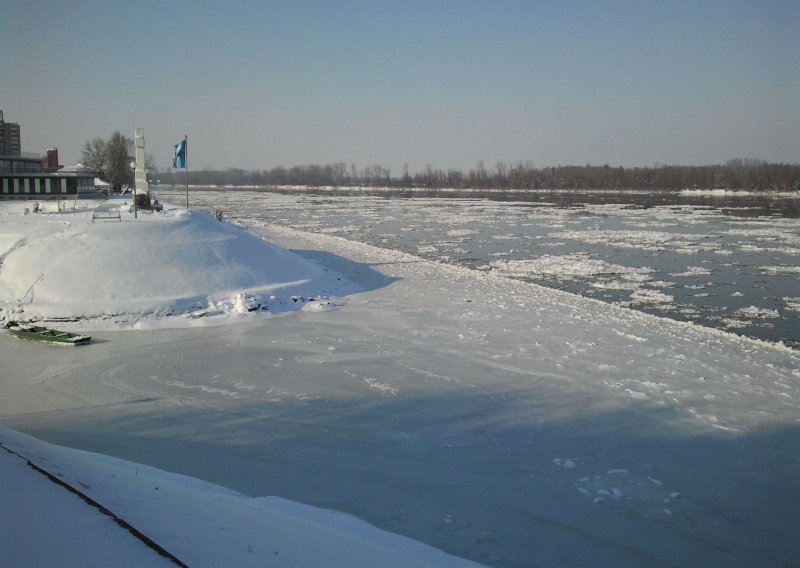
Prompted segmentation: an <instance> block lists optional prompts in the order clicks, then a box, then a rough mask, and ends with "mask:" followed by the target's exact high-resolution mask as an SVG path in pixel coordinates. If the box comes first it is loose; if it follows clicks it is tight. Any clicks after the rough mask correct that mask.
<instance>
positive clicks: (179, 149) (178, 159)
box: [172, 138, 186, 168]
mask: <svg viewBox="0 0 800 568" xmlns="http://www.w3.org/2000/svg"><path fill="white" fill-rule="evenodd" d="M172 167H173V168H185V167H186V138H184V139H183V140H181V141H180V142H179V143H178V144H175V155H174V156H173V157H172Z"/></svg>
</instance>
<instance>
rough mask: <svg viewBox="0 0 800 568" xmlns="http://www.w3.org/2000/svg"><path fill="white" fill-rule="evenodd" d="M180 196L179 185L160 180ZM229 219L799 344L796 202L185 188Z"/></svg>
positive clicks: (793, 198) (164, 190)
mask: <svg viewBox="0 0 800 568" xmlns="http://www.w3.org/2000/svg"><path fill="white" fill-rule="evenodd" d="M154 193H155V195H156V196H157V197H158V198H159V199H161V200H162V201H167V202H170V203H176V204H177V203H184V202H185V199H186V194H185V190H183V189H182V188H178V187H175V188H172V187H157V188H156V189H155V191H154ZM189 197H190V204H191V206H192V207H193V208H198V209H202V210H206V211H209V212H213V211H214V210H216V209H218V210H221V211H222V212H223V216H224V217H225V218H227V219H229V220H234V221H236V222H239V223H242V224H245V225H248V226H256V227H263V226H264V225H269V224H278V225H285V226H290V227H293V228H297V229H302V230H307V231H314V232H322V233H329V234H337V235H339V236H342V237H344V238H347V239H351V240H356V241H360V242H364V243H369V244H372V245H376V246H379V247H384V248H391V249H396V250H401V251H404V252H409V253H412V254H415V255H418V256H420V257H423V258H426V259H430V260H436V261H441V262H447V263H452V264H458V265H462V266H466V267H469V268H472V269H475V270H482V271H493V272H496V273H500V274H503V275H507V276H509V277H512V278H519V279H523V280H527V281H531V282H535V283H537V284H541V285H545V286H551V287H554V288H559V289H563V290H568V291H570V292H574V293H577V294H581V295H583V296H588V297H592V298H597V299H599V300H603V301H606V302H611V303H615V304H620V305H624V306H628V307H630V308H632V309H637V310H641V311H645V312H649V313H653V314H657V315H661V316H665V317H669V318H673V319H676V320H682V321H692V322H695V323H697V324H700V325H705V326H710V327H715V328H719V329H723V330H726V331H730V332H733V333H738V334H743V335H747V336H750V337H754V338H758V339H763V340H767V341H782V342H784V343H785V344H787V345H791V346H793V347H796V348H798V347H800V196H798V195H786V194H781V195H774V194H766V195H731V194H727V195H715V194H713V193H710V192H708V193H702V192H681V193H676V192H663V193H657V194H652V193H648V192H624V193H616V192H547V191H537V192H458V191H438V192H427V191H417V190H405V191H404V190H392V189H363V188H362V189H342V188H339V189H334V188H321V189H320V188H317V189H308V188H269V189H265V188H194V187H192V188H190V196H189Z"/></svg>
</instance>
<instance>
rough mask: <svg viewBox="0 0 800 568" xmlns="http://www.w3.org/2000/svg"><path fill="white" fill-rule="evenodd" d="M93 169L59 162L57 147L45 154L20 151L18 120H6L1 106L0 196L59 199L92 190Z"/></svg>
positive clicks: (1, 197)
mask: <svg viewBox="0 0 800 568" xmlns="http://www.w3.org/2000/svg"><path fill="white" fill-rule="evenodd" d="M94 189H95V188H94V173H92V172H90V171H88V170H86V169H84V168H82V167H81V166H73V167H69V168H62V167H61V166H60V165H58V150H56V149H55V148H51V149H49V150H48V151H47V158H46V159H44V160H43V159H42V157H40V156H38V155H36V154H33V155H30V154H27V153H23V152H22V148H21V142H20V128H19V124H15V123H10V122H5V121H4V120H3V111H2V110H0V199H41V200H45V199H59V198H60V197H62V196H68V195H79V194H81V193H92V192H94Z"/></svg>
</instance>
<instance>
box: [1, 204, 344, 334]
mask: <svg viewBox="0 0 800 568" xmlns="http://www.w3.org/2000/svg"><path fill="white" fill-rule="evenodd" d="M118 207H121V206H118ZM121 208H122V207H121ZM5 213H6V214H5V215H3V216H2V221H3V222H2V225H0V262H1V263H2V264H0V299H2V300H3V301H4V302H5V309H6V311H7V312H8V314H7V318H8V319H11V317H15V318H17V319H20V320H23V321H31V320H59V319H61V320H68V319H87V318H94V319H97V318H104V319H107V320H113V321H114V323H116V324H118V325H122V326H123V327H124V326H126V325H131V326H135V325H140V324H141V323H142V320H143V319H148V320H149V321H151V322H152V321H153V320H154V319H160V318H163V317H165V316H174V315H184V316H188V317H199V316H215V315H216V316H221V315H229V314H233V313H241V312H248V311H255V310H258V311H267V310H270V309H271V310H272V311H283V309H288V307H287V306H291V307H292V309H294V306H293V304H296V303H297V299H298V298H302V299H303V302H301V305H305V303H306V301H307V300H308V299H313V300H315V301H317V304H318V305H329V303H330V300H329V298H330V295H331V294H332V293H337V292H341V291H342V281H341V280H340V279H339V278H338V277H337V276H336V275H334V274H332V273H330V272H328V271H325V270H323V269H322V268H320V267H319V266H317V265H315V264H313V263H311V262H309V261H307V260H305V259H303V258H300V257H299V256H297V255H295V254H293V253H291V252H289V251H286V250H285V249H284V248H283V247H281V246H279V245H276V244H273V243H268V242H265V241H264V240H262V239H261V238H260V237H259V236H256V235H253V234H250V233H248V232H247V231H245V230H243V229H241V228H239V227H237V226H235V225H232V224H229V223H224V222H219V221H217V220H216V219H214V218H212V217H210V216H208V215H206V214H204V213H200V212H196V211H188V210H178V209H173V210H169V211H166V212H164V213H162V214H157V215H154V214H140V215H139V218H138V219H137V220H136V221H135V222H134V220H133V215H131V214H130V213H128V212H127V210H126V211H125V212H124V215H123V217H122V222H115V221H111V222H108V221H106V222H99V221H98V222H96V223H93V222H92V218H91V213H90V212H80V213H61V212H58V213H45V214H41V215H9V214H8V209H6V210H5ZM320 299H323V300H324V301H323V302H322V303H320V302H318V300H320ZM170 319H171V320H172V321H171V322H170V323H169V326H174V325H181V324H180V320H183V322H184V323H185V322H186V321H187V318H186V317H184V318H170ZM218 319H224V318H218ZM175 320H178V322H176V321H175ZM162 324H163V322H162Z"/></svg>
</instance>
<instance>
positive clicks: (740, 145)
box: [0, 0, 800, 176]
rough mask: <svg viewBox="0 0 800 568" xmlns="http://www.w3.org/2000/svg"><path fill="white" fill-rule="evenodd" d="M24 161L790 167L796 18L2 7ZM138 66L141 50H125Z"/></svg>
mask: <svg viewBox="0 0 800 568" xmlns="http://www.w3.org/2000/svg"><path fill="white" fill-rule="evenodd" d="M3 12H4V18H5V19H6V21H7V22H9V24H10V25H9V26H8V29H7V31H6V32H4V34H3V35H2V36H0V53H2V54H3V57H2V58H0V74H2V76H3V78H4V79H3V81H2V84H0V109H2V110H3V111H4V114H5V119H6V121H8V122H16V123H19V124H20V128H21V137H22V145H23V151H29V152H40V153H41V152H44V150H46V149H47V148H49V147H57V148H58V149H59V155H60V158H61V162H62V163H64V164H72V163H75V162H77V161H79V160H80V158H81V148H82V147H83V144H84V143H85V142H86V141H87V140H90V139H92V138H95V137H103V138H107V137H108V136H109V135H110V134H111V133H112V132H113V131H114V130H119V131H120V132H122V133H123V134H125V135H126V136H129V137H132V136H133V130H134V128H136V127H143V128H144V129H145V136H146V141H147V152H148V153H149V154H152V155H153V156H154V158H155V160H156V163H157V165H158V167H159V168H161V169H164V170H165V169H167V167H168V166H169V165H171V164H170V158H171V154H172V146H173V145H174V144H175V143H177V142H178V141H179V140H180V139H182V138H183V135H184V134H187V135H188V137H189V167H190V169H194V170H199V169H204V168H215V169H216V168H219V169H222V168H226V167H237V168H244V169H250V170H252V169H270V168H273V167H276V166H279V165H283V166H285V167H291V166H294V165H301V164H326V163H335V162H346V163H347V164H348V166H349V164H351V163H355V164H356V165H357V166H358V167H359V168H362V167H364V166H368V165H373V164H381V165H383V166H385V167H388V168H391V174H392V176H399V175H401V173H402V167H403V164H408V167H409V169H410V170H411V171H412V172H414V171H418V170H422V169H423V168H424V167H425V165H426V164H427V163H430V164H432V165H433V166H434V167H437V168H442V169H447V168H459V169H463V170H465V171H466V170H469V169H470V168H473V167H474V166H475V164H476V163H477V162H479V161H481V160H482V161H484V163H485V164H486V166H487V168H491V167H493V166H494V164H495V163H496V162H498V161H503V162H507V163H513V162H517V161H522V162H531V163H532V164H534V165H535V166H537V167H544V166H555V165H559V164H575V165H582V164H585V163H591V164H594V165H602V164H606V163H608V164H610V165H613V166H625V167H632V166H652V165H654V164H655V163H666V164H684V165H699V164H715V163H725V162H726V161H727V160H729V159H731V158H737V157H741V158H756V159H763V160H767V161H769V162H787V163H797V162H798V160H799V159H800V134H798V132H800V40H798V37H797V33H796V31H797V29H800V3H797V2H792V1H772V2H770V1H768V2H761V3H752V2H743V1H727V2H722V1H713V2H712V1H705V2H682V1H681V2H667V3H664V4H659V5H651V4H642V3H638V2H628V1H621V2H603V3H601V2H579V1H575V2H565V3H558V2H517V1H507V2H501V3H493V2H475V1H463V2H456V1H452V2H445V1H439V2H417V1H413V2H412V1H409V2H402V3H394V2H385V1H373V2H337V3H325V2H302V1H292V2H289V1H285V2H263V3H262V2H238V3H234V4H227V3H226V4H224V5H222V4H220V5H217V4H210V5H204V6H199V7H198V6H197V5H196V4H192V3H188V2H172V3H169V4H165V5H162V4H160V3H156V2H143V3H140V4H137V5H136V6H130V5H127V4H123V3H122V2H119V1H112V2H104V3H98V4H92V3H89V4H85V5H80V6H75V5H72V4H70V3H67V2H52V1H29V2H22V1H18V0H11V1H10V2H7V3H5V5H4V8H3ZM137 50H138V51H137Z"/></svg>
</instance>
